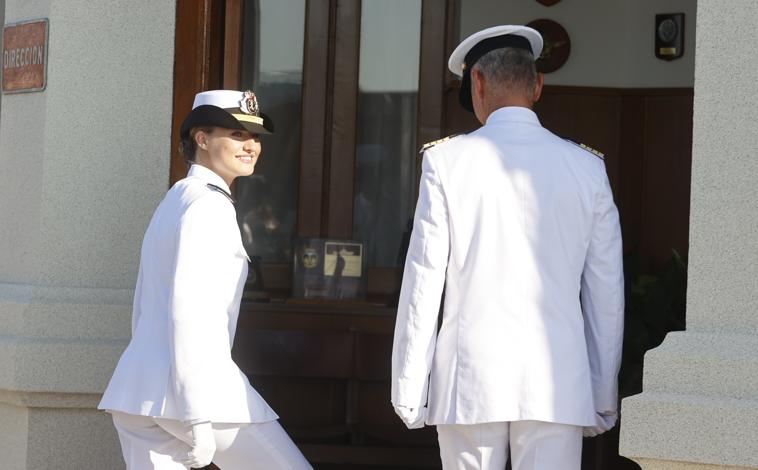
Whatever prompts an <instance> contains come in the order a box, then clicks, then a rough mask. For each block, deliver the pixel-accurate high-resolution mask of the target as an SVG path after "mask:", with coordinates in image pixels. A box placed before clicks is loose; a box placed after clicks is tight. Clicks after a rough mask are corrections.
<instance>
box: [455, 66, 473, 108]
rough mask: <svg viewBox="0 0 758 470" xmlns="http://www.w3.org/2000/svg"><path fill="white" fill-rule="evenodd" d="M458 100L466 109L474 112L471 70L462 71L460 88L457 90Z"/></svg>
mask: <svg viewBox="0 0 758 470" xmlns="http://www.w3.org/2000/svg"><path fill="white" fill-rule="evenodd" d="M458 102H460V103H461V106H462V107H463V109H465V110H466V111H470V112H472V113H473V112H474V103H473V101H472V100H471V71H470V70H469V69H467V70H465V71H464V72H463V76H462V77H461V89H460V90H459V91H458Z"/></svg>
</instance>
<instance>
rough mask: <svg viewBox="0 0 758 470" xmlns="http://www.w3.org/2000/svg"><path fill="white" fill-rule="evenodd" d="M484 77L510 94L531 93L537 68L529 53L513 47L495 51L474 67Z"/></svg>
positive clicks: (535, 80)
mask: <svg viewBox="0 0 758 470" xmlns="http://www.w3.org/2000/svg"><path fill="white" fill-rule="evenodd" d="M474 67H475V68H477V69H478V70H479V71H481V72H482V74H484V77H485V78H486V79H487V80H488V81H490V82H493V83H496V84H498V85H500V86H502V87H504V88H505V89H507V90H509V91H510V92H514V91H517V92H521V91H524V92H526V93H531V91H532V90H533V89H534V86H535V84H536V82H537V67H536V66H535V62H534V56H533V55H532V53H531V52H529V51H525V50H523V49H518V48H514V47H505V48H502V49H495V50H493V51H490V52H488V53H486V54H485V55H483V56H482V57H481V58H480V59H479V60H478V61H477V62H476V65H475V66H474Z"/></svg>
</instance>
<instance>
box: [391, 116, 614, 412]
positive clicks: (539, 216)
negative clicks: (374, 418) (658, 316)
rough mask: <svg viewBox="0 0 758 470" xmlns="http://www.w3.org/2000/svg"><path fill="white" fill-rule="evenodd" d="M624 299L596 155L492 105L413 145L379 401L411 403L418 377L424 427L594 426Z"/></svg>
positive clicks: (609, 381) (608, 198)
mask: <svg viewBox="0 0 758 470" xmlns="http://www.w3.org/2000/svg"><path fill="white" fill-rule="evenodd" d="M443 288H444V290H445V297H444V298H445V302H444V309H443V315H442V326H441V327H440V329H439V332H438V330H437V325H438V321H437V320H438V313H439V306H440V300H441V296H442V293H443ZM580 293H581V301H580ZM623 295H624V281H623V273H622V247H621V232H620V228H619V218H618V212H617V210H616V206H615V205H614V203H613V196H612V194H611V188H610V186H609V184H608V178H607V176H606V172H605V165H604V162H603V160H602V159H601V158H599V157H597V156H595V155H593V154H592V153H590V152H588V151H586V150H584V149H582V148H581V147H579V146H578V145H575V144H573V143H571V142H567V141H565V140H563V139H561V138H559V137H557V136H555V135H553V134H552V133H551V132H549V131H547V130H546V129H544V128H543V127H542V126H541V125H540V122H539V120H538V119H537V116H536V115H535V114H534V112H532V111H531V110H529V109H526V108H519V107H506V108H501V109H499V110H497V111H495V112H494V113H492V114H491V115H490V116H489V118H488V119H487V122H486V124H485V125H484V126H483V127H481V128H480V129H478V130H476V131H475V132H473V133H471V134H468V135H465V136H460V137H456V138H453V139H451V140H449V141H447V142H444V143H441V144H438V145H436V146H434V147H432V148H430V149H428V150H427V151H426V152H425V154H424V161H423V173H422V176H421V184H420V191H419V200H418V205H417V207H416V215H415V221H414V226H413V234H412V236H411V241H410V247H409V250H408V256H407V258H406V263H405V272H404V275H403V284H402V289H401V293H400V300H399V304H398V313H397V323H396V325H395V338H394V347H393V354H392V403H393V404H395V405H402V406H406V407H409V408H416V407H420V406H423V405H424V404H425V403H426V401H427V387H428V390H429V396H428V406H429V415H428V418H427V424H477V423H486V422H499V421H518V420H538V421H546V422H555V423H563V424H572V425H578V426H590V425H594V424H595V422H596V421H595V412H598V411H613V410H616V406H617V381H616V377H617V374H618V369H619V364H620V358H621V343H622V333H623V331H622V330H623V318H624V298H623ZM430 372H431V383H429V382H428V378H429V375H430Z"/></svg>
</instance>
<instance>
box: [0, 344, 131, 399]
mask: <svg viewBox="0 0 758 470" xmlns="http://www.w3.org/2000/svg"><path fill="white" fill-rule="evenodd" d="M126 345H127V342H126V341H124V340H102V339H58V338H26V337H8V336H4V337H0V390H10V391H14V392H20V393H23V392H29V393H31V392H41V393H53V394H58V393H64V394H66V393H68V394H72V393H73V394H99V393H102V392H103V390H105V387H106V385H107V384H108V381H109V380H110V377H111V374H112V373H113V369H114V368H115V367H116V363H117V362H118V359H119V357H120V356H121V353H122V351H123V350H124V348H125V347H126Z"/></svg>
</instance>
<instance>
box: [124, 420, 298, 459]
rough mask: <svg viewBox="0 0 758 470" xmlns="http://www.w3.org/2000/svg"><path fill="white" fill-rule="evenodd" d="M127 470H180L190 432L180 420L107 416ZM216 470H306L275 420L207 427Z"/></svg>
mask: <svg viewBox="0 0 758 470" xmlns="http://www.w3.org/2000/svg"><path fill="white" fill-rule="evenodd" d="M111 414H112V415H113V423H114V424H115V425H116V430H117V431H118V437H119V439H120V441H121V449H122V451H123V453H124V460H125V461H126V469H127V470H153V469H154V470H186V467H185V466H184V465H182V464H181V463H179V462H178V460H179V459H181V458H183V457H185V456H186V455H187V452H189V450H190V445H189V443H190V442H191V439H192V436H191V428H190V427H189V426H185V425H184V424H182V423H181V421H177V420H173V419H163V418H151V417H148V416H139V415H132V414H127V413H120V412H116V411H114V412H111ZM213 433H214V434H215V436H216V454H215V455H214V457H213V463H214V464H216V465H217V466H218V467H219V468H221V470H243V469H244V470H248V469H265V470H278V469H287V470H310V469H312V468H313V467H311V466H310V464H309V463H308V461H307V460H305V457H303V454H302V453H300V450H299V449H298V448H297V447H296V446H295V444H294V443H293V442H292V440H291V439H290V438H289V436H288V435H287V433H286V432H285V431H284V429H282V427H281V425H279V422H278V421H269V422H266V423H254V424H237V423H213Z"/></svg>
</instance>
